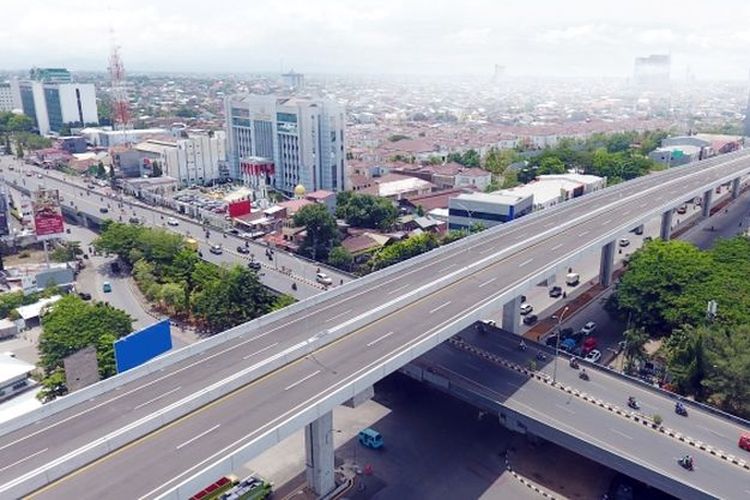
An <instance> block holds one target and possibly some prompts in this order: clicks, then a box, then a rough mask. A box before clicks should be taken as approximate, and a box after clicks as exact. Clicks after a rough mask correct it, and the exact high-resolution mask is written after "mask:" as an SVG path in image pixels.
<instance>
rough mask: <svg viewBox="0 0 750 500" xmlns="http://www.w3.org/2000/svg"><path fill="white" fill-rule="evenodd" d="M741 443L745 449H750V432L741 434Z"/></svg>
mask: <svg viewBox="0 0 750 500" xmlns="http://www.w3.org/2000/svg"><path fill="white" fill-rule="evenodd" d="M739 445H740V448H742V449H743V450H747V451H750V434H743V435H742V436H740V442H739Z"/></svg>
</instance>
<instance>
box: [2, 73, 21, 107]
mask: <svg viewBox="0 0 750 500" xmlns="http://www.w3.org/2000/svg"><path fill="white" fill-rule="evenodd" d="M16 109H21V93H20V91H19V88H18V80H11V81H9V82H0V111H5V112H7V111H13V110H16Z"/></svg>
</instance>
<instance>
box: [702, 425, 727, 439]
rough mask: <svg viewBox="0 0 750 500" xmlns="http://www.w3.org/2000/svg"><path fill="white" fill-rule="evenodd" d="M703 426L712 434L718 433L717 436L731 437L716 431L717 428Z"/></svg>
mask: <svg viewBox="0 0 750 500" xmlns="http://www.w3.org/2000/svg"><path fill="white" fill-rule="evenodd" d="M703 428H704V429H706V430H707V431H708V432H710V433H711V434H716V435H717V436H719V437H720V438H724V439H729V438H728V437H726V436H725V435H724V434H721V433H720V432H716V431H715V430H713V429H709V428H708V427H703Z"/></svg>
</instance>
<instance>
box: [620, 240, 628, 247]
mask: <svg viewBox="0 0 750 500" xmlns="http://www.w3.org/2000/svg"><path fill="white" fill-rule="evenodd" d="M628 245H630V240H629V239H627V238H620V246H621V247H626V246H628Z"/></svg>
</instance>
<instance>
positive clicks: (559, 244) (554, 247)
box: [550, 243, 562, 251]
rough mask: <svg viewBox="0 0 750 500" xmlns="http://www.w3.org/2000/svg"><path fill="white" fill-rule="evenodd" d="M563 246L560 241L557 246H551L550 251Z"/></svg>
mask: <svg viewBox="0 0 750 500" xmlns="http://www.w3.org/2000/svg"><path fill="white" fill-rule="evenodd" d="M561 246H562V243H558V244H557V245H555V246H553V247H552V248H550V251H553V250H557V249H558V248H560V247H561Z"/></svg>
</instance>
